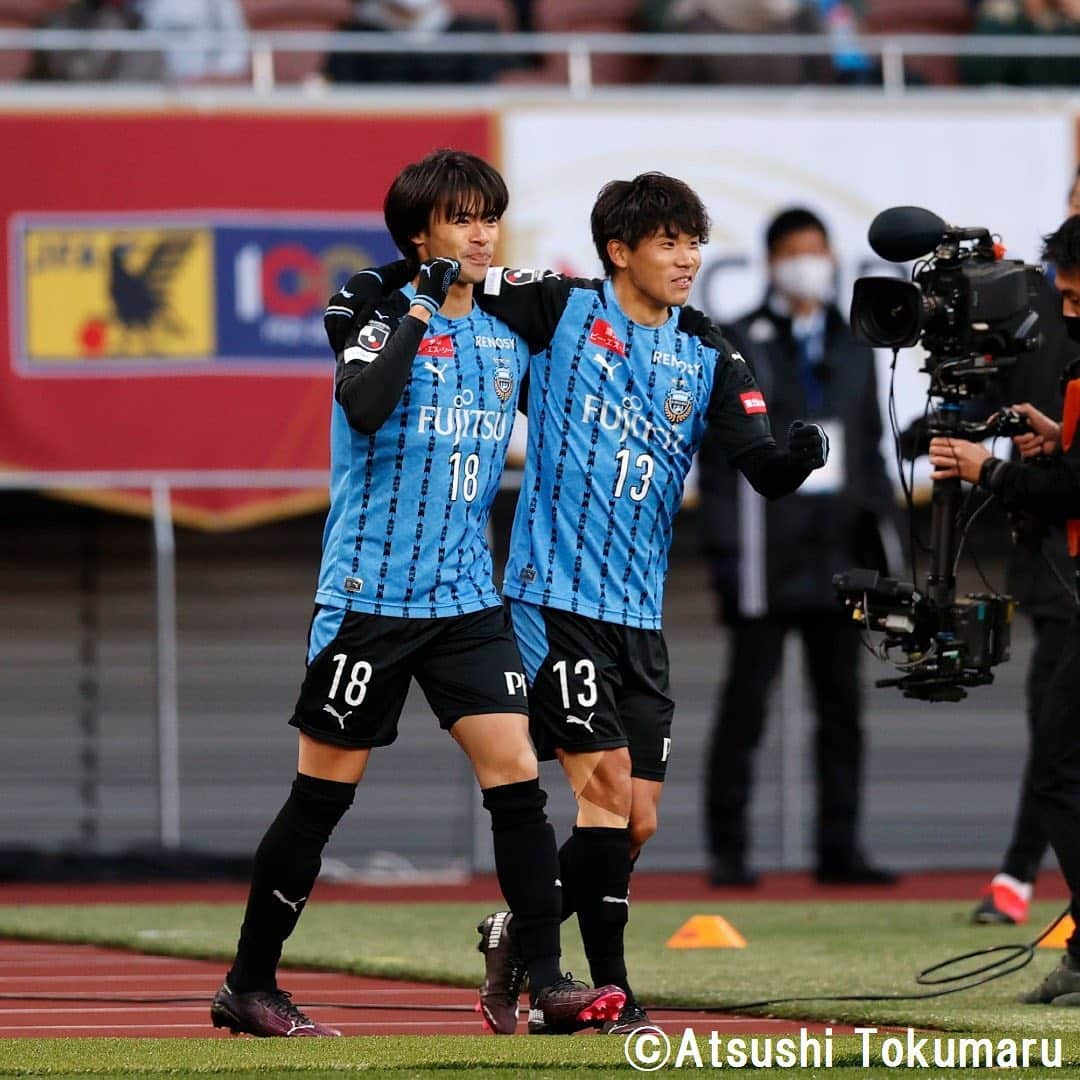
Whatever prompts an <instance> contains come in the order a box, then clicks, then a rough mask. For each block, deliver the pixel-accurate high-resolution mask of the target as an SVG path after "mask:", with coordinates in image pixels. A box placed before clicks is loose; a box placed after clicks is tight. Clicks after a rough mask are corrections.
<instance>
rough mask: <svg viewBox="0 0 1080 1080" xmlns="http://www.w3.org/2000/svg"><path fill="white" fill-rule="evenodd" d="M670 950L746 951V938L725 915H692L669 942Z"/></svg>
mask: <svg viewBox="0 0 1080 1080" xmlns="http://www.w3.org/2000/svg"><path fill="white" fill-rule="evenodd" d="M667 947H668V948H669V949H745V948H746V938H744V937H743V936H742V934H740V933H739V931H738V930H736V929H735V927H734V926H732V925H731V923H729V922H728V921H727V919H725V918H724V917H723V915H692V916H691V917H690V918H689V919H687V920H686V922H685V923H683V925H682V926H680V927H679V929H678V930H676V931H675V933H674V934H672V935H671V937H669V938H668V940H667Z"/></svg>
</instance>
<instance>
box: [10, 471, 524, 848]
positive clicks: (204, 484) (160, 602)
mask: <svg viewBox="0 0 1080 1080" xmlns="http://www.w3.org/2000/svg"><path fill="white" fill-rule="evenodd" d="M329 480H330V474H329V472H328V471H327V470H325V469H293V470H280V469H278V470H271V469H252V470H240V469H223V470H218V471H214V470H178V469H174V470H152V469H128V470H124V469H118V470H108V471H104V470H102V471H92V470H85V471H77V470H69V471H59V470H56V471H53V470H24V471H14V470H7V471H4V470H0V491H33V490H42V491H46V492H49V491H64V492H71V491H102V490H116V489H120V490H148V491H149V492H150V493H151V507H152V511H151V519H152V523H153V546H154V643H155V648H154V655H155V665H154V668H155V671H154V683H155V695H154V701H155V735H156V752H157V782H158V841H159V843H160V845H161V847H162V848H165V849H169V850H175V849H177V848H179V847H180V844H181V830H180V708H179V662H178V653H179V648H178V638H179V635H178V628H177V616H176V612H177V602H176V596H177V582H176V535H175V530H174V523H173V510H172V492H173V491H174V490H204V491H206V490H217V489H222V488H229V489H233V490H235V489H238V488H239V489H245V488H246V489H253V490H258V489H276V490H282V489H290V490H291V489H313V488H319V489H322V490H324V491H326V490H328V488H329ZM520 485H521V472H520V469H517V468H514V467H513V466H512V465H508V466H507V468H506V469H505V470H504V472H503V476H502V481H501V487H502V488H503V489H504V490H516V489H517V488H519V487H520ZM474 816H475V814H474Z"/></svg>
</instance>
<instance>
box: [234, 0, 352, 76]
mask: <svg viewBox="0 0 1080 1080" xmlns="http://www.w3.org/2000/svg"><path fill="white" fill-rule="evenodd" d="M243 7H244V16H245V18H246V19H247V24H248V27H249V28H250V29H252V30H337V29H338V28H339V27H340V26H341V24H342V23H345V22H348V20H349V15H350V12H351V8H352V5H351V4H350V3H349V0H243ZM324 60H325V54H324V53H322V52H316V51H313V52H279V53H275V55H274V81H275V82H282V83H298V82H303V81H304V80H305V79H309V78H311V77H313V76H316V75H318V74H319V73H320V72H321V71H322V68H323V62H324Z"/></svg>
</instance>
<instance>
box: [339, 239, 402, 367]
mask: <svg viewBox="0 0 1080 1080" xmlns="http://www.w3.org/2000/svg"><path fill="white" fill-rule="evenodd" d="M411 278H412V274H411V273H409V264H408V263H407V262H406V261H405V260H404V259H398V261H397V262H392V263H387V264H386V265H385V266H372V267H368V268H367V269H366V270H361V271H360V272H359V273H358V274H353V276H352V277H351V278H349V280H348V281H347V282H346V283H345V284H344V285H342V287H341V288H340V289H338V291H337V292H336V293H334V295H333V296H331V297H330V299H329V300H328V301H327V306H326V314H325V315H324V316H323V327H324V328H325V329H326V338H327V340H328V341H329V342H330V348H331V349H333V350H334V355H335V356H336V355H338V354H339V353H341V352H344V351H345V347H346V345H348V338H349V331H350V330H352V329H354V328H355V327H356V325H357V323H358V322H359V321H360V320H359V319H358V316H359V315H360V314H361V313H364V315H365V317H364V319H363V322H367V321H368V319H369V318H370V316H371V311H372V309H373V308H374V306H375V305H376V304H377V303H378V302H379V301H380V300H381V299H382V298H383V297H384V296H388V295H389V294H390V293H392V292H395V291H396V290H398V289H400V288H401V287H402V286H403V285H405V284H407V283H408V281H409V280H410V279H411Z"/></svg>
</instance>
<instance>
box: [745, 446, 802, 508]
mask: <svg viewBox="0 0 1080 1080" xmlns="http://www.w3.org/2000/svg"><path fill="white" fill-rule="evenodd" d="M731 463H732V465H734V466H735V468H737V469H738V470H739V472H741V473H742V474H743V476H745V477H746V479H747V480H749V481H750V486H751V487H752V488H753V489H754V490H755V491H756V492H757V493H758V494H759V495H764V496H765V498H766V499H778V498H780V496H781V495H790V494H791V493H792V492H793V491H794V490H795V489H796V488H797V487H798V486H799V485H800V484H801V483H802V482H803V481H804V480H805V479H806V478H807V477H808V476H809V475H810V473H811V471H812V470H811V469H808V468H807V467H806V466H805V465H800V464H798V463H797V462H794V461H792V460H791V458H790V456H789V455H788V453H787V451H786V450H779V449H777V446H776V443H775V442H774V443H772V444H771V445H769V444H766V445H764V446H755V447H751V449H749V450H744V451H743V452H742V453H741V454H737V455H736V456H735V457H733V458H732V459H731Z"/></svg>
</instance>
